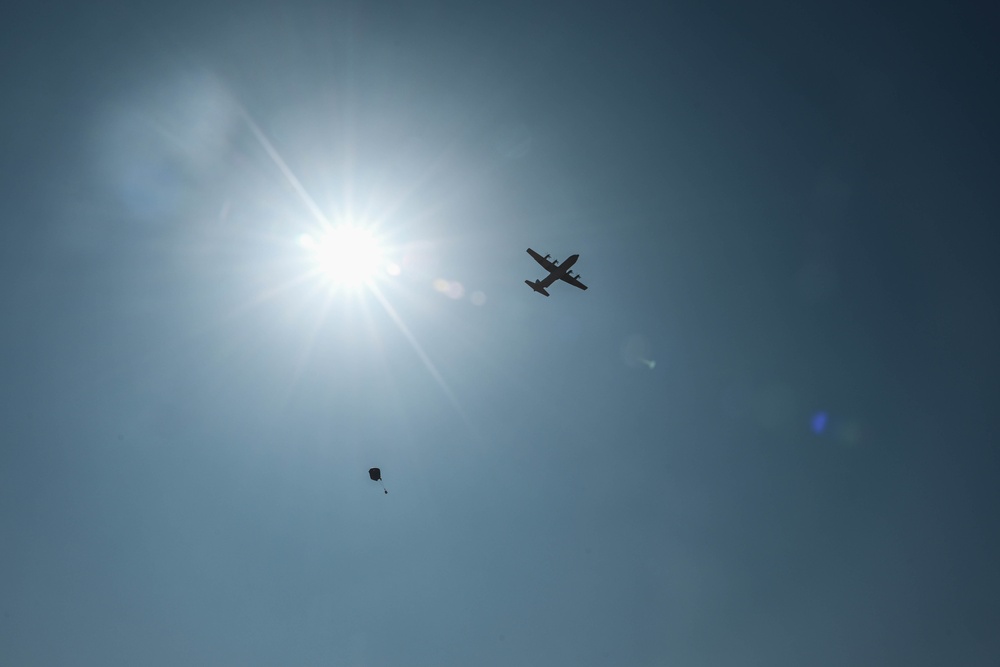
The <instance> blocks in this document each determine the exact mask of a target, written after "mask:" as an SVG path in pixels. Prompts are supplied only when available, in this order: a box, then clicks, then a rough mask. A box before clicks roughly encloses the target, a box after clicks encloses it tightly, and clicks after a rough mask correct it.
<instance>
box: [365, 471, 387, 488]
mask: <svg viewBox="0 0 1000 667" xmlns="http://www.w3.org/2000/svg"><path fill="white" fill-rule="evenodd" d="M368 476H369V477H371V478H372V481H373V482H378V483H379V484H381V485H382V490H383V491H385V492H386V493H387V494H388V493H389V490H388V489H386V488H385V482H383V481H382V471H381V470H379V469H378V468H369V469H368Z"/></svg>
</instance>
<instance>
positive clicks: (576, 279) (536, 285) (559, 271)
mask: <svg viewBox="0 0 1000 667" xmlns="http://www.w3.org/2000/svg"><path fill="white" fill-rule="evenodd" d="M528 254H529V255H531V256H532V257H534V258H535V261H536V262H538V263H539V264H541V265H542V268H543V269H545V270H546V271H548V272H549V275H548V276H546V277H545V278H543V279H541V280H536V281H535V282H531V281H530V280H525V281H524V284H525V285H527V286H528V287H530V288H531V289H533V290H535V291H536V292H538V293H539V294H544V295H545V296H548V295H549V293H548V292H546V291H545V288H546V287H548V286H549V285H551V284H552V283H554V282H555V281H557V280H564V281H566V282H568V283H569V284H570V285H572V286H573V287H579V288H580V289H587V286H586V285H584V284H583V283H581V282H580V274H579V273H578V274H576V275H575V276H574V275H573V272H572V271H570V270H569V269H570V267H571V266H573V265H574V264H576V260H578V259H580V256H579V255H570V256H569V257H567V258H566V261H565V262H563V263H562V265H560V264H559V260H552V261H551V262H550V261H549V257H551V255H546V256H545V257H542V256H541V255H539V254H538V253H537V252H535V251H534V250H532V249H531V248H528Z"/></svg>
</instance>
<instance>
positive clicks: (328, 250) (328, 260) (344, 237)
mask: <svg viewBox="0 0 1000 667" xmlns="http://www.w3.org/2000/svg"><path fill="white" fill-rule="evenodd" d="M299 244H300V245H301V246H302V247H303V248H306V249H307V250H309V251H311V252H312V254H313V255H314V258H315V261H316V263H317V264H318V266H319V269H320V270H321V271H322V272H323V274H324V275H325V276H326V277H327V278H328V279H329V280H330V281H331V282H332V283H333V284H335V285H349V286H359V285H362V284H363V283H366V282H368V281H370V280H372V279H373V278H375V276H376V275H377V274H378V273H379V272H380V271H381V270H382V269H383V268H384V265H385V263H386V259H385V253H384V251H383V249H382V247H381V245H380V244H379V241H378V239H377V238H376V237H375V235H374V234H372V233H371V231H369V230H367V229H365V228H363V227H357V226H354V225H341V226H340V227H336V228H334V229H333V230H331V231H330V233H329V234H327V235H326V236H323V237H321V238H319V239H316V238H313V237H312V236H310V235H308V234H303V235H302V236H300V237H299Z"/></svg>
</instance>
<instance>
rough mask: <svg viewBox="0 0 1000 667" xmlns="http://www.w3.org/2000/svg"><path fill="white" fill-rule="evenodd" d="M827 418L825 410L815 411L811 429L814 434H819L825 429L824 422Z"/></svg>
mask: <svg viewBox="0 0 1000 667" xmlns="http://www.w3.org/2000/svg"><path fill="white" fill-rule="evenodd" d="M828 419H829V417H828V416H827V414H826V413H825V412H817V413H816V414H814V415H813V418H812V430H813V433H815V434H816V435H820V434H822V433H823V431H825V430H826V422H827V420H828Z"/></svg>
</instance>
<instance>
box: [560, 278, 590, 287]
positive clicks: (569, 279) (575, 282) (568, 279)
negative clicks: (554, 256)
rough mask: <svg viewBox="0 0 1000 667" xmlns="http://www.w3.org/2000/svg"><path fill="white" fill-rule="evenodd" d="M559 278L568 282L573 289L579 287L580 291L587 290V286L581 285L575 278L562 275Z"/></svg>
mask: <svg viewBox="0 0 1000 667" xmlns="http://www.w3.org/2000/svg"><path fill="white" fill-rule="evenodd" d="M560 278H561V279H562V280H565V281H566V282H568V283H569V284H570V285H572V286H573V287H579V288H580V289H587V286H586V285H584V284H583V283H581V282H580V281H579V280H577V279H576V276H570V275H563V276H560Z"/></svg>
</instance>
